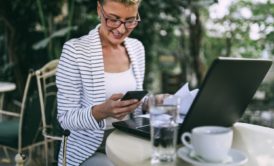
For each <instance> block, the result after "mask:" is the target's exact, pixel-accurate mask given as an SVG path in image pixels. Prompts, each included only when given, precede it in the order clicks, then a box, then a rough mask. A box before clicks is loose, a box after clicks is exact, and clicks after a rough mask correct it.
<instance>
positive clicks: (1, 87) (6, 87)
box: [0, 82, 16, 92]
mask: <svg viewBox="0 0 274 166" xmlns="http://www.w3.org/2000/svg"><path fill="white" fill-rule="evenodd" d="M15 88H16V85H15V83H11V82H0V92H8V91H12V90H14V89H15Z"/></svg>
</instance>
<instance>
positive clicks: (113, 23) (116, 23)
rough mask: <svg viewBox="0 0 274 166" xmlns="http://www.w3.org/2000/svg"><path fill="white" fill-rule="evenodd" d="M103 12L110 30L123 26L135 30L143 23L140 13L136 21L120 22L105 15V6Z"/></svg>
mask: <svg viewBox="0 0 274 166" xmlns="http://www.w3.org/2000/svg"><path fill="white" fill-rule="evenodd" d="M101 12H102V15H103V17H104V19H105V22H106V25H107V26H108V27H109V28H118V27H120V25H121V24H124V25H125V27H126V28H127V29H133V28H135V27H136V26H137V25H138V23H139V22H140V21H141V18H140V15H139V13H138V15H137V17H136V18H134V19H130V20H126V21H122V20H119V19H115V18H109V17H107V16H106V14H105V11H104V9H103V6H101Z"/></svg>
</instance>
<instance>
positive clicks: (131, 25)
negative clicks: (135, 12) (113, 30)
mask: <svg viewBox="0 0 274 166" xmlns="http://www.w3.org/2000/svg"><path fill="white" fill-rule="evenodd" d="M137 25H138V21H136V20H134V21H126V22H125V26H126V28H128V29H131V28H135V27H136V26H137Z"/></svg>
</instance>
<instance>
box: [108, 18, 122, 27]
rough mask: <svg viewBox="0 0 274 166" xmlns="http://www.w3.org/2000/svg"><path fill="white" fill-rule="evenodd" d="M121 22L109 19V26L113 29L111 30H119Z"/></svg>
mask: <svg viewBox="0 0 274 166" xmlns="http://www.w3.org/2000/svg"><path fill="white" fill-rule="evenodd" d="M121 23H122V22H121V21H120V20H116V19H110V18H108V19H107V26H109V27H111V28H117V27H119V26H120V25H121Z"/></svg>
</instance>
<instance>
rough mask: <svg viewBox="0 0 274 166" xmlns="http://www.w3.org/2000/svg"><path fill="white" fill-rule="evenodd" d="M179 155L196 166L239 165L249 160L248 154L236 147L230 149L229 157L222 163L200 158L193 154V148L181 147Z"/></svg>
mask: <svg viewBox="0 0 274 166" xmlns="http://www.w3.org/2000/svg"><path fill="white" fill-rule="evenodd" d="M177 155H178V156H179V157H180V158H181V159H183V160H185V161H187V162H188V163H191V164H193V165H195V166H239V165H243V164H245V163H246V162H247V157H246V155H245V154H244V153H242V152H240V151H238V150H236V149H230V150H229V152H228V157H227V158H228V160H226V161H225V162H220V163H213V162H209V161H204V160H203V159H198V158H199V157H198V156H197V157H195V156H193V152H192V150H190V149H189V148H187V147H181V148H180V149H178V151H177Z"/></svg>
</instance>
